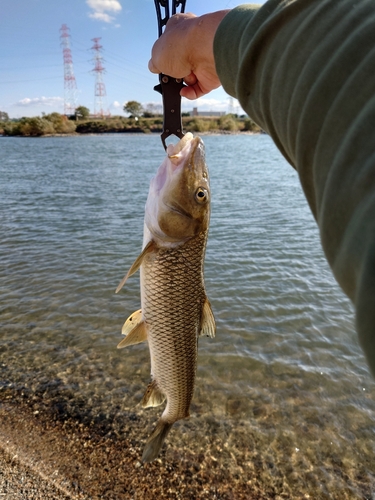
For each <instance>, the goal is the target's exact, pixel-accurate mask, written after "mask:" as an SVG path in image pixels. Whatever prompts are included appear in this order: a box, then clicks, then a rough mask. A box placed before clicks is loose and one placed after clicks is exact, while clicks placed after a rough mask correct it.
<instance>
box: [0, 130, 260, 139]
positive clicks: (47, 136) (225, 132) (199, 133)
mask: <svg viewBox="0 0 375 500" xmlns="http://www.w3.org/2000/svg"><path fill="white" fill-rule="evenodd" d="M188 132H189V131H188ZM160 134H161V132H160V131H158V132H139V131H137V132H132V131H127V132H90V133H87V134H85V133H82V134H80V133H77V132H75V133H71V134H45V135H4V134H0V138H2V137H3V138H6V137H16V138H26V139H46V138H51V137H86V136H103V135H132V136H134V135H140V136H154V135H160ZM192 134H194V135H199V136H207V135H213V136H216V135H267V134H266V133H265V132H251V131H249V130H243V131H242V130H237V131H228V130H217V131H212V132H195V131H193V132H192Z"/></svg>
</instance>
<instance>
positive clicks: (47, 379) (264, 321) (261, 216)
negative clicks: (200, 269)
mask: <svg viewBox="0 0 375 500" xmlns="http://www.w3.org/2000/svg"><path fill="white" fill-rule="evenodd" d="M204 142H205V144H206V154H207V162H208V165H209V168H210V175H211V189H212V196H213V201H212V216H211V225H210V235H209V243H208V249H207V256H206V264H205V277H206V287H207V293H208V296H209V298H210V301H211V303H212V306H213V310H214V313H215V317H216V321H217V337H216V339H206V338H204V339H202V340H200V345H199V361H198V378H197V386H196V392H195V396H194V401H193V404H192V412H191V417H192V418H191V419H190V420H189V421H188V422H187V423H185V422H182V423H179V424H177V425H176V429H177V430H176V431H175V432H174V434H173V441H172V440H170V441H169V442H168V444H167V447H168V448H171V447H173V446H178V445H179V442H180V441H181V443H183V442H184V440H185V441H186V440H189V439H190V440H191V439H194V436H198V437H199V432H200V431H199V426H202V428H206V427H205V426H211V427H212V428H215V433H216V435H217V438H218V440H219V442H221V443H222V446H223V447H229V448H230V449H231V450H232V451H233V453H234V455H235V454H236V449H237V448H238V449H239V448H242V449H247V450H249V462H248V463H247V469H246V467H245V465H243V466H242V469H243V470H242V473H243V474H246V473H250V472H249V471H251V468H252V465H251V464H253V463H254V460H255V459H254V457H257V459H258V460H259V461H260V463H261V466H260V467H261V469H262V470H263V472H264V481H265V482H269V481H270V480H271V479H272V480H274V482H275V491H276V492H278V493H279V494H281V492H282V491H284V492H287V493H288V494H289V495H292V496H293V495H295V496H296V497H298V495H309V494H310V498H312V497H313V498H372V497H371V495H372V494H373V493H372V492H373V491H374V492H375V489H374V485H375V475H374V471H375V460H374V456H375V455H374V433H375V418H374V417H375V404H374V401H375V384H374V381H373V379H372V378H371V376H370V375H369V370H368V368H367V365H366V362H365V359H364V356H363V353H362V351H361V349H360V347H359V344H358V340H357V336H356V333H355V331H354V320H353V309H352V307H351V304H350V302H349V301H348V299H347V298H346V297H345V296H344V294H343V293H342V292H341V290H340V289H339V287H338V285H337V284H336V282H335V281H334V279H333V277H332V275H331V272H330V270H329V268H328V265H327V263H326V261H325V258H324V255H323V252H322V250H321V247H320V242H319V234H318V230H317V227H316V224H315V222H314V220H313V217H312V215H311V213H310V211H309V208H308V206H307V204H306V202H305V199H304V197H303V194H302V191H301V188H300V186H299V183H298V178H297V175H296V173H295V172H294V170H293V169H292V168H291V167H290V166H289V165H288V164H287V163H286V162H285V160H283V158H282V157H281V155H280V154H279V153H278V151H277V150H276V148H275V147H274V146H273V144H272V141H271V140H270V138H269V137H267V136H265V135H261V136H250V135H246V136H239V135H234V136H206V137H204ZM163 156H164V155H163V149H162V147H161V143H160V139H159V137H156V136H133V135H116V136H115V135H108V136H88V137H68V138H44V139H27V138H0V228H1V229H0V231H1V238H0V336H1V337H0V368H1V372H0V373H2V376H1V380H0V388H1V387H2V388H3V389H4V388H7V389H9V388H11V389H12V390H14V391H17V390H18V391H25V390H27V391H29V393H30V394H33V393H35V394H39V395H40V394H42V395H43V394H46V397H47V395H48V397H50V398H51V397H53V398H55V399H57V400H58V399H59V397H62V394H69V398H68V399H69V404H68V405H67V406H65V410H64V411H67V412H71V413H74V412H76V413H79V412H83V411H86V409H87V408H90V409H91V411H92V412H93V413H95V414H97V415H99V416H101V418H104V419H105V418H106V415H107V416H108V415H109V414H110V413H111V412H113V408H116V409H117V410H116V411H118V412H121V411H133V412H134V413H135V414H136V413H137V412H142V410H141V409H139V407H137V406H136V405H137V404H138V403H139V401H140V399H141V398H142V395H143V392H144V390H145V387H146V385H147V383H148V380H149V355H148V349H147V346H145V345H138V346H133V347H131V348H129V349H127V350H121V351H119V350H117V349H116V345H117V343H118V342H119V341H120V340H121V335H120V331H121V326H122V324H123V322H124V320H125V319H126V318H127V317H128V315H129V314H130V313H131V312H133V311H134V310H135V309H138V308H139V281H138V277H137V276H134V277H132V278H131V279H130V280H129V281H128V283H127V284H126V287H125V288H124V289H123V290H122V291H121V293H120V294H118V295H115V294H114V290H115V288H116V286H117V284H118V283H119V281H120V280H121V278H122V277H123V275H124V274H125V272H126V271H127V269H128V268H129V267H130V265H131V264H132V263H133V261H134V259H135V257H136V256H137V255H138V254H139V251H140V248H141V243H142V229H143V211H144V204H145V201H146V197H147V191H148V184H149V180H150V178H151V177H152V175H153V174H154V173H155V171H156V169H157V167H158V165H159V164H160V162H161V161H162V159H163ZM54 388H55V389H54ZM54 391H55V392H54ZM0 394H1V391H0ZM159 414H160V409H157V410H151V411H150V412H149V413H148V415H149V419H150V424H153V423H154V422H155V419H156V416H157V415H159ZM98 418H99V417H98ZM185 430H186V432H182V431H185ZM147 432H148V430H147V429H145V435H144V436H140V438H142V439H143V438H144V437H146V436H147ZM180 434H181V435H180ZM197 446H198V444H197ZM244 471H245V472H244ZM246 471H247V472H246ZM287 493H285V494H287ZM311 495H313V496H311ZM314 495H315V496H314ZM306 498H307V497H306Z"/></svg>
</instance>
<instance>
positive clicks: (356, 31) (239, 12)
mask: <svg viewBox="0 0 375 500" xmlns="http://www.w3.org/2000/svg"><path fill="white" fill-rule="evenodd" d="M374 30H375V10H374V8H373V6H372V5H371V2H366V1H359V2H354V1H353V0H340V2H332V0H320V1H316V0H294V1H282V0H270V1H269V2H267V3H266V4H265V5H264V6H262V7H261V9H259V10H258V9H257V8H256V7H255V6H250V7H249V6H246V7H245V6H244V7H240V8H236V9H234V10H233V11H231V12H230V13H229V14H228V15H227V16H226V17H225V18H224V20H223V21H222V23H221V24H220V26H219V29H218V30H217V32H216V36H215V44H214V52H215V61H216V70H217V73H218V76H219V78H220V81H221V82H222V84H223V86H224V88H225V90H226V91H227V92H228V93H230V94H231V95H233V96H234V97H237V98H238V99H239V101H240V103H241V105H242V107H243V108H244V109H245V110H246V112H247V113H248V114H249V115H250V116H251V118H252V119H253V120H254V121H255V122H257V123H258V124H259V125H260V126H261V127H262V128H263V129H264V130H266V131H267V132H268V133H269V134H270V135H271V136H272V138H273V139H274V141H275V143H276V144H277V146H278V147H279V149H280V151H281V152H282V153H283V155H284V156H285V158H287V160H288V161H289V162H290V163H291V164H292V165H293V166H294V167H295V168H296V169H297V171H298V174H299V177H300V180H301V184H302V186H303V189H304V192H305V195H306V197H307V200H308V202H309V204H310V207H311V210H312V212H313V214H314V216H315V218H316V220H317V222H318V225H319V229H320V233H321V239H322V245H323V248H324V251H325V253H326V256H327V259H328V262H329V263H330V265H331V267H332V270H333V272H334V274H335V277H336V279H337V280H338V282H339V283H340V285H341V287H342V288H343V290H344V291H345V292H346V294H347V295H348V296H349V297H350V298H351V299H352V300H353V302H354V304H355V306H356V310H357V323H358V332H359V335H360V338H361V341H362V344H363V346H364V348H365V351H366V353H367V356H368V359H369V361H370V364H371V365H372V370H373V372H374V373H375V331H374V330H375V314H374V313H371V311H374V310H375V287H374V285H373V283H374V282H375V153H374V145H375V126H374V125H375V97H374V96H375V79H374V78H373V73H374V67H375V46H374V37H373V33H374ZM371 315H372V316H371Z"/></svg>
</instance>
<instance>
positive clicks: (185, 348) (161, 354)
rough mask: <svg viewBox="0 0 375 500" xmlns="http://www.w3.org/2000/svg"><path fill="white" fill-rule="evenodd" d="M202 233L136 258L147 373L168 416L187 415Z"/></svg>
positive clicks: (200, 278)
mask: <svg viewBox="0 0 375 500" xmlns="http://www.w3.org/2000/svg"><path fill="white" fill-rule="evenodd" d="M206 233H207V232H205V233H203V234H200V235H198V237H196V238H194V239H191V240H189V241H188V242H186V243H185V244H183V245H181V246H179V247H177V248H172V249H167V250H161V251H160V252H156V253H155V254H154V253H152V254H150V255H148V256H147V257H146V258H145V259H144V261H143V263H142V273H143V276H144V278H143V280H144V295H145V297H144V307H143V315H144V319H145V322H146V324H148V325H150V332H149V348H150V353H151V373H152V375H153V379H154V380H155V381H156V382H157V385H158V387H159V389H160V390H161V391H162V392H163V393H164V394H165V396H166V398H167V401H168V406H167V413H165V414H163V418H165V420H167V421H171V422H174V421H175V420H177V419H179V418H184V417H187V416H188V415H189V406H190V402H191V398H192V396H193V390H194V380H195V372H196V359H197V338H198V333H199V327H200V322H201V312H202V304H203V302H204V299H205V290H204V283H203V274H202V263H203V259H202V255H203V254H204V251H205V242H206V238H207V234H206ZM166 354H167V356H166ZM187 380H188V384H186V381H187Z"/></svg>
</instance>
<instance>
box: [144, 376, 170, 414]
mask: <svg viewBox="0 0 375 500" xmlns="http://www.w3.org/2000/svg"><path fill="white" fill-rule="evenodd" d="M164 401H165V396H164V394H163V393H162V392H161V390H160V389H159V387H158V386H157V383H156V381H155V380H153V381H152V382H150V383H149V384H148V386H147V389H146V392H145V395H144V396H143V400H142V406H143V408H148V407H149V406H159V405H161V404H162V403H163V402H164Z"/></svg>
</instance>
